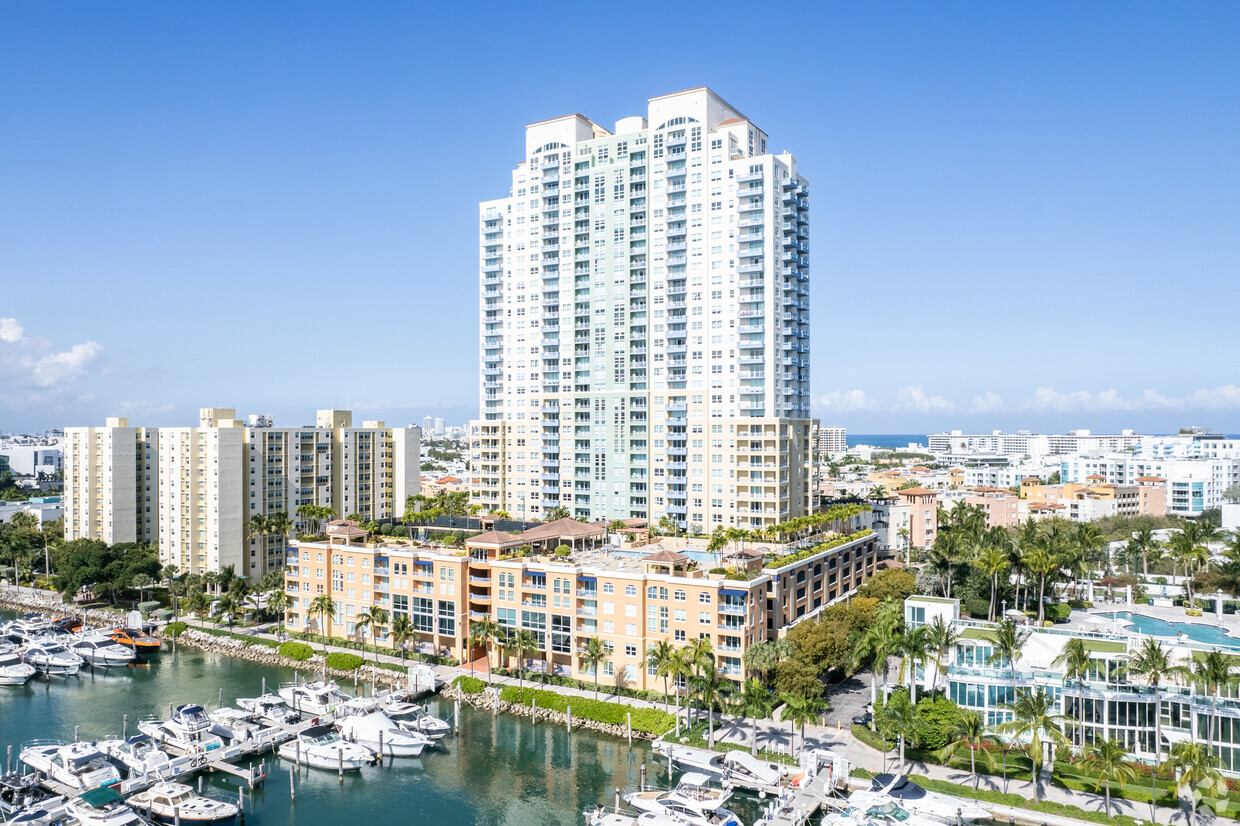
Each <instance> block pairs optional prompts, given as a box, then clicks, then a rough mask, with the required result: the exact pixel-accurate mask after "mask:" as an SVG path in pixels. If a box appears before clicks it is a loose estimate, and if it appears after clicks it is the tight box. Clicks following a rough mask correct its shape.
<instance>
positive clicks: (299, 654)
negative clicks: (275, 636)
mask: <svg viewBox="0 0 1240 826" xmlns="http://www.w3.org/2000/svg"><path fill="white" fill-rule="evenodd" d="M279 652H280V656H281V657H288V658H289V659H290V660H297V662H302V661H304V660H308V659H310V658H311V657H313V656H314V649H313V648H311V647H310V646H308V645H306V644H305V643H304V642H292V641H290V642H285V643H281V644H280V649H279Z"/></svg>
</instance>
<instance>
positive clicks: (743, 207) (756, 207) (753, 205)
mask: <svg viewBox="0 0 1240 826" xmlns="http://www.w3.org/2000/svg"><path fill="white" fill-rule="evenodd" d="M736 209H737V211H738V212H761V211H762V209H763V205H762V199H761V198H756V199H754V201H752V202H750V201H746V202H745V203H743V204H739V205H738V206H737V207H736Z"/></svg>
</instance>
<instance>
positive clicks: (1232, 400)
mask: <svg viewBox="0 0 1240 826" xmlns="http://www.w3.org/2000/svg"><path fill="white" fill-rule="evenodd" d="M1022 406H1023V407H1025V408H1027V409H1030V410H1033V411H1035V412H1038V413H1048V412H1054V413H1074V412H1111V411H1117V412H1138V411H1158V410H1193V409H1207V410H1229V409H1235V408H1240V387H1237V386H1236V385H1234V384H1225V385H1222V386H1219V387H1216V388H1214V389H1213V390H1211V389H1208V388H1204V387H1203V388H1201V389H1199V390H1195V391H1194V392H1192V393H1190V394H1188V395H1187V396H1184V397H1176V396H1164V395H1163V394H1162V393H1159V392H1158V391H1157V390H1153V389H1147V390H1144V391H1142V393H1141V395H1140V396H1134V397H1131V398H1127V397H1125V396H1123V395H1122V394H1121V393H1120V392H1119V391H1118V390H1115V389H1114V388H1112V389H1108V390H1100V391H1098V392H1097V393H1091V392H1089V391H1088V390H1075V391H1073V392H1071V393H1060V392H1059V391H1058V390H1056V389H1055V388H1053V387H1039V388H1038V389H1037V390H1035V391H1034V393H1033V397H1032V398H1030V399H1028V400H1027V401H1026V402H1025V403H1024V404H1023V405H1022Z"/></svg>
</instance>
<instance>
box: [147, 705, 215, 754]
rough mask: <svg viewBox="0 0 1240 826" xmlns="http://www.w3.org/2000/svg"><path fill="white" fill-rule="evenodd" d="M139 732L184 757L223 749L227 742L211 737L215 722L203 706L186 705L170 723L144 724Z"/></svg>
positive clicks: (182, 706)
mask: <svg viewBox="0 0 1240 826" xmlns="http://www.w3.org/2000/svg"><path fill="white" fill-rule="evenodd" d="M138 731H140V732H142V733H143V734H145V735H147V736H148V737H150V738H151V739H152V740H154V741H155V742H156V743H157V744H159V745H161V746H165V747H167V748H169V749H172V750H174V751H179V752H181V753H182V754H189V753H190V752H196V751H212V750H214V749H218V748H223V746H224V740H223V739H222V738H221V737H220V736H219V735H217V734H212V733H211V718H210V717H208V716H207V712H206V711H204V710H203V708H202V706H200V705H195V704H194V703H186V704H185V705H180V706H177V707H176V708H175V709H173V710H172V714H171V715H170V716H169V717H168V719H167V720H164V721H159V720H144V721H142V722H140V723H138Z"/></svg>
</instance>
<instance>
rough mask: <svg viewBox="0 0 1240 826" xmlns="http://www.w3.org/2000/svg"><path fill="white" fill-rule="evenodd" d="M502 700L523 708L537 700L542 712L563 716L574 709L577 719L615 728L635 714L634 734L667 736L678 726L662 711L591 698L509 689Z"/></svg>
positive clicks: (502, 692)
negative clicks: (555, 712) (551, 712)
mask: <svg viewBox="0 0 1240 826" xmlns="http://www.w3.org/2000/svg"><path fill="white" fill-rule="evenodd" d="M499 698H500V699H501V700H503V701H504V702H507V703H514V704H516V705H523V706H528V705H529V704H530V701H531V700H536V701H537V702H538V707H539V708H546V709H550V710H551V711H558V712H560V713H564V712H565V711H566V710H567V709H568V707H569V706H572V708H573V716H574V717H576V718H578V719H581V720H593V721H594V722H596V723H603V724H604V725H612V726H622V725H624V724H625V722H626V721H627V719H628V714H629V713H630V712H631V713H632V715H633V730H634V731H642V732H646V733H649V734H663V733H664V732H665V731H667V730H668V729H671V728H674V727H675V725H676V718H675V717H673V716H672V715H670V714H668V713H667V712H665V711H662V710H661V709H657V708H633V707H632V706H627V705H624V704H622V703H609V702H606V701H605V700H594V699H591V698H589V697H565V696H563V695H562V694H556V693H555V692H553V691H544V690H542V689H539V688H526V687H518V686H506V687H505V688H504V689H503V690H501V691H500V693H499Z"/></svg>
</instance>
